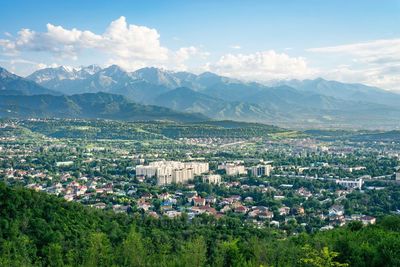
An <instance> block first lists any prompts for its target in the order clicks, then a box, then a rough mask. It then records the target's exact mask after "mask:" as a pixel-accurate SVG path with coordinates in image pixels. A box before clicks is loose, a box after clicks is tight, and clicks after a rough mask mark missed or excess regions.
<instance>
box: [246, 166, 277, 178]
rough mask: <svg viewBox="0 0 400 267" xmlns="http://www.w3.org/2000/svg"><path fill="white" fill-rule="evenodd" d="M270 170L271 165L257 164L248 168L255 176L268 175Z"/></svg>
mask: <svg viewBox="0 0 400 267" xmlns="http://www.w3.org/2000/svg"><path fill="white" fill-rule="evenodd" d="M271 170H272V166H271V165H257V166H253V167H251V168H250V172H251V175H252V176H255V177H261V176H270V174H271Z"/></svg>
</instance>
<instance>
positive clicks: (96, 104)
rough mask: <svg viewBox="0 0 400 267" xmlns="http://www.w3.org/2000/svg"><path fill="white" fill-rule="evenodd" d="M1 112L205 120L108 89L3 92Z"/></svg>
mask: <svg viewBox="0 0 400 267" xmlns="http://www.w3.org/2000/svg"><path fill="white" fill-rule="evenodd" d="M0 116H1V117H11V118H32V117H39V118H45V117H47V118H49V117H58V118H102V119H115V120H127V121H134V120H172V121H185V122H187V121H190V122H198V121H205V120H207V119H208V118H207V117H205V116H203V115H201V114H189V113H182V112H176V111H173V110H171V109H169V108H164V107H157V106H146V105H141V104H137V103H133V102H131V101H129V100H127V99H126V98H124V97H123V96H120V95H113V94H107V93H96V94H79V95H72V96H51V95H34V96H16V95H1V96H0Z"/></svg>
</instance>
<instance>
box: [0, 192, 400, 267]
mask: <svg viewBox="0 0 400 267" xmlns="http://www.w3.org/2000/svg"><path fill="white" fill-rule="evenodd" d="M399 240H400V218H399V217H394V216H390V217H386V218H383V219H382V220H381V221H380V222H379V223H378V225H376V226H369V227H362V225H360V224H358V223H352V224H350V225H349V226H347V227H344V228H340V229H335V230H332V231H327V232H320V233H317V234H314V235H306V234H301V235H299V236H296V237H290V238H285V236H284V234H283V233H281V232H277V231H276V230H273V229H256V228H253V227H250V226H244V225H242V224H241V222H240V221H237V220H235V219H233V218H222V219H219V220H216V219H214V218H212V217H208V216H204V217H198V218H195V219H194V220H192V221H191V222H188V220H187V218H186V217H182V218H180V219H176V220H171V219H167V218H163V219H152V218H149V217H142V215H140V214H134V215H133V216H127V215H125V214H115V213H111V212H109V213H108V212H104V211H100V210H95V209H92V208H87V207H84V206H82V205H80V204H77V203H67V202H65V201H63V200H61V199H58V198H56V197H53V196H49V195H46V194H43V193H37V192H34V191H30V190H26V189H23V188H10V187H7V186H5V185H4V184H0V266H32V265H33V266H65V265H67V266H82V265H83V266H112V265H115V266H261V265H262V266H400V256H399V255H400V241H399Z"/></svg>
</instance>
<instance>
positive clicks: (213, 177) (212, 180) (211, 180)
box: [203, 174, 222, 185]
mask: <svg viewBox="0 0 400 267" xmlns="http://www.w3.org/2000/svg"><path fill="white" fill-rule="evenodd" d="M221 180H222V179H221V175H219V174H209V175H204V176H203V183H208V184H216V185H218V184H220V183H221Z"/></svg>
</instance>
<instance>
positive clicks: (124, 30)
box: [0, 16, 198, 69]
mask: <svg viewBox="0 0 400 267" xmlns="http://www.w3.org/2000/svg"><path fill="white" fill-rule="evenodd" d="M46 27H47V31H45V32H35V31H32V30H30V29H22V30H20V31H19V32H18V34H17V36H16V37H15V38H7V39H0V46H1V47H2V48H3V50H4V52H5V53H6V54H7V55H17V54H19V53H21V52H26V51H28V52H47V53H51V54H52V55H53V56H55V57H56V58H58V59H64V58H68V59H73V60H77V59H78V57H79V54H80V53H81V52H82V51H83V50H85V49H94V50H95V51H96V52H97V53H101V54H102V55H106V56H107V58H108V62H107V63H109V64H116V63H118V64H120V65H121V66H122V67H124V68H127V69H132V68H135V67H138V66H139V67H141V66H148V65H155V66H158V65H168V63H169V62H168V61H169V60H172V61H175V60H178V61H179V62H180V64H183V62H184V61H185V60H188V59H189V57H190V56H191V55H194V54H197V53H198V51H197V50H196V48H195V47H189V48H181V49H179V50H178V51H176V52H175V51H170V50H169V49H168V48H166V47H163V46H162V45H161V43H160V34H159V33H158V32H157V30H156V29H152V28H148V27H145V26H138V25H133V24H128V23H127V21H126V18H125V17H123V16H122V17H120V18H119V19H117V20H114V21H112V22H111V23H110V25H109V26H108V27H107V29H106V30H105V31H104V33H102V34H96V33H93V32H91V31H86V30H79V29H75V28H73V29H65V28H63V27H62V26H55V25H53V24H50V23H49V24H47V25H46ZM8 37H9V36H8ZM194 50H196V51H194Z"/></svg>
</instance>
